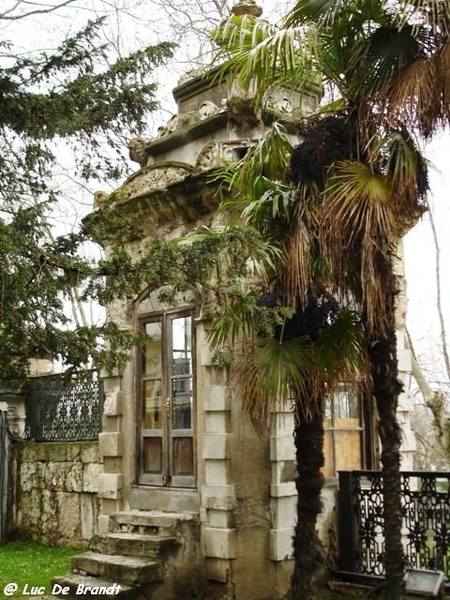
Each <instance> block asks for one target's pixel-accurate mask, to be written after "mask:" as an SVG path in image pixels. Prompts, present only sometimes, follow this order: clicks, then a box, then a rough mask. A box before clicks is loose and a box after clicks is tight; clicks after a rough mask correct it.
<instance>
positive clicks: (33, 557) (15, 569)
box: [0, 542, 85, 598]
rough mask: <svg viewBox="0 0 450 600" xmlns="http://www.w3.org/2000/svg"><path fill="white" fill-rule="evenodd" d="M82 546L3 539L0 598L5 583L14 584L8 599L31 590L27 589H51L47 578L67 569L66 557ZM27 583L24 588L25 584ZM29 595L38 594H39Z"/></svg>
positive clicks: (47, 592)
mask: <svg viewBox="0 0 450 600" xmlns="http://www.w3.org/2000/svg"><path fill="white" fill-rule="evenodd" d="M84 551H85V549H79V548H61V547H56V546H41V545H39V544H33V543H31V542H7V543H6V544H3V545H0V597H1V598H6V597H7V595H6V594H4V590H5V586H6V585H8V584H10V583H15V584H17V591H16V592H14V593H13V594H12V595H10V594H8V596H11V597H12V598H18V597H21V596H23V592H24V591H25V595H27V594H28V596H29V595H30V593H31V592H32V591H33V590H32V589H31V588H32V587H33V588H44V590H45V594H46V595H48V594H50V592H51V580H52V578H53V577H55V576H56V575H65V574H66V573H68V572H69V571H70V557H71V556H73V555H74V554H79V553H81V552H84ZM25 586H27V587H25ZM34 591H35V593H34V594H32V595H35V596H36V595H42V593H36V590H34Z"/></svg>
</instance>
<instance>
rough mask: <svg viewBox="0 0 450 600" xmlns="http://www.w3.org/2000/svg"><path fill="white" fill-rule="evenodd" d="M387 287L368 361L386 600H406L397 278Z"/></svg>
mask: <svg viewBox="0 0 450 600" xmlns="http://www.w3.org/2000/svg"><path fill="white" fill-rule="evenodd" d="M388 281H389V283H390V285H388V286H385V288H384V289H385V290H386V291H385V302H386V305H385V306H386V315H387V327H386V328H385V332H384V333H382V334H381V335H375V334H374V335H372V336H369V358H370V366H371V375H372V383H373V394H374V396H375V400H376V405H377V409H378V415H379V436H380V441H381V464H382V474H383V503H384V506H383V517H384V539H385V555H384V563H385V569H386V589H385V597H386V599H389V600H400V599H401V598H403V575H404V564H405V563H404V556H403V548H402V542H401V527H402V512H401V510H402V509H401V480H400V462H401V457H400V444H401V429H400V426H399V423H398V421H397V405H398V396H399V394H400V392H401V391H402V389H403V387H402V384H401V383H400V381H399V380H398V379H397V375H398V361H397V339H396V335H395V318H394V317H395V294H396V292H395V278H394V275H393V273H392V270H391V273H390V277H389V278H388ZM370 338H372V339H370Z"/></svg>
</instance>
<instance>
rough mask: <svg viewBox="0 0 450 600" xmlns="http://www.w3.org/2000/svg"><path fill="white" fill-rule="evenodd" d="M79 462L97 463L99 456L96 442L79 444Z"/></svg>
mask: <svg viewBox="0 0 450 600" xmlns="http://www.w3.org/2000/svg"><path fill="white" fill-rule="evenodd" d="M81 462H82V463H98V462H100V455H99V452H98V442H85V443H83V444H81Z"/></svg>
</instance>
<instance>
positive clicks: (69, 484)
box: [65, 462, 83, 492]
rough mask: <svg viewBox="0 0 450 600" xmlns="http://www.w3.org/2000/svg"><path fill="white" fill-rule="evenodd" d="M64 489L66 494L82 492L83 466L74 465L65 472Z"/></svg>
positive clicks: (80, 464)
mask: <svg viewBox="0 0 450 600" xmlns="http://www.w3.org/2000/svg"><path fill="white" fill-rule="evenodd" d="M65 489H66V490H67V491H68V492H81V491H82V490H83V465H82V463H79V462H77V463H74V464H73V465H72V466H71V467H70V469H69V470H68V472H67V476H66V481H65Z"/></svg>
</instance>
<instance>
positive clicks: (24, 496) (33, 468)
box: [8, 442, 102, 547]
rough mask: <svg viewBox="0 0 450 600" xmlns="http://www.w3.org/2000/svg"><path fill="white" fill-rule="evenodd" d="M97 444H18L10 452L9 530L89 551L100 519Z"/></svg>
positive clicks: (43, 541)
mask: <svg viewBox="0 0 450 600" xmlns="http://www.w3.org/2000/svg"><path fill="white" fill-rule="evenodd" d="M101 472H102V463H101V459H100V457H99V452H98V443H97V442H45V443H35V442H15V443H13V444H12V445H11V448H10V479H9V519H8V521H9V524H8V530H9V532H10V533H12V532H14V534H15V536H17V537H21V538H26V539H31V540H33V541H38V542H40V543H44V544H55V545H64V546H73V547H82V546H86V545H87V543H88V541H89V539H90V538H91V537H92V535H93V533H94V527H95V523H96V520H97V515H98V513H99V500H98V499H97V492H98V481H99V476H100V473H101Z"/></svg>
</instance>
